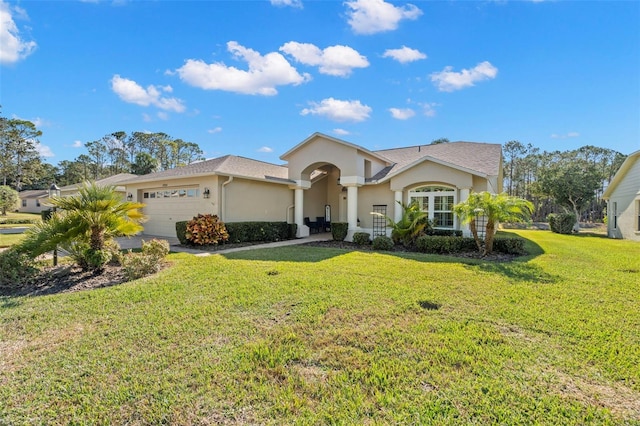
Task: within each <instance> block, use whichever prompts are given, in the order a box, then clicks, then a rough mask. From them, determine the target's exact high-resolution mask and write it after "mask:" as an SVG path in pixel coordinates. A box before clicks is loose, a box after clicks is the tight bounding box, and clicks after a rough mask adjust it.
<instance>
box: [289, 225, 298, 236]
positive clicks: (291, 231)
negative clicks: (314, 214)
mask: <svg viewBox="0 0 640 426" xmlns="http://www.w3.org/2000/svg"><path fill="white" fill-rule="evenodd" d="M287 226H288V227H289V233H288V235H287V237H288V238H289V239H290V240H293V239H294V238H296V234H297V233H298V224H297V223H289V224H287Z"/></svg>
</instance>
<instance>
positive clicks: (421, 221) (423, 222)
mask: <svg viewBox="0 0 640 426" xmlns="http://www.w3.org/2000/svg"><path fill="white" fill-rule="evenodd" d="M398 204H400V206H401V207H402V217H401V218H400V220H399V221H397V222H396V221H394V220H393V219H392V218H390V217H389V216H386V215H383V214H382V213H378V212H371V214H372V215H375V216H380V217H383V218H385V220H386V221H387V226H389V227H390V228H391V229H392V230H391V239H392V240H393V242H394V243H395V244H399V243H402V244H403V245H404V246H411V245H413V243H414V242H415V240H416V238H418V237H419V236H420V235H421V234H422V233H423V231H424V230H425V228H430V226H431V224H430V223H429V218H428V214H427V212H425V211H422V210H421V209H420V206H419V205H418V203H417V201H415V200H413V201H412V202H410V203H409V204H404V203H402V202H400V201H398Z"/></svg>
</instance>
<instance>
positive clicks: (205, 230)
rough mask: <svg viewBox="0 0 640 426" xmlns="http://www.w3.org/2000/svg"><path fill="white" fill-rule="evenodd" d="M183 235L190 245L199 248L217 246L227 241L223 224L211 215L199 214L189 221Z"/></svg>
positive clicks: (227, 236) (227, 237) (215, 216)
mask: <svg viewBox="0 0 640 426" xmlns="http://www.w3.org/2000/svg"><path fill="white" fill-rule="evenodd" d="M185 235H186V237H187V240H189V241H190V242H191V243H192V244H196V245H199V246H205V245H211V244H213V245H217V244H220V243H223V242H225V241H227V239H229V234H228V233H227V229H226V227H225V225H224V223H223V222H221V221H220V220H219V219H218V216H217V215H212V214H199V215H198V216H195V217H194V218H193V219H191V220H190V221H189V223H187V230H186V232H185Z"/></svg>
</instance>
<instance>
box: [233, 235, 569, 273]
mask: <svg viewBox="0 0 640 426" xmlns="http://www.w3.org/2000/svg"><path fill="white" fill-rule="evenodd" d="M518 238H522V239H524V240H525V250H526V252H527V254H526V255H525V256H516V257H514V256H509V255H501V254H495V255H493V256H489V257H486V258H482V257H475V256H473V255H469V253H466V254H465V255H460V256H455V255H435V254H422V253H416V252H410V251H406V250H405V251H401V250H398V251H373V250H371V248H370V247H368V248H362V247H358V246H355V245H353V244H350V243H344V242H323V243H322V245H321V246H310V245H302V246H290V247H280V248H276V249H258V250H249V251H241V252H235V253H228V254H223V255H222V256H224V257H225V258H227V259H229V260H261V261H272V262H278V261H283V262H322V261H324V260H329V259H332V258H334V257H338V256H342V255H345V254H347V253H351V252H353V251H361V252H365V253H366V252H368V253H375V254H378V255H386V256H395V257H399V258H402V259H408V260H413V261H416V262H434V263H458V264H466V265H467V266H466V267H467V268H470V269H476V270H479V271H482V272H489V273H493V274H501V275H504V276H506V277H508V278H509V279H511V280H513V281H519V282H534V283H545V284H546V283H554V282H556V281H557V279H558V278H557V277H555V276H553V275H551V274H548V273H547V272H545V271H544V270H543V269H542V268H541V267H539V266H537V265H532V264H531V263H530V262H529V261H530V260H531V259H533V258H535V257H537V256H539V255H541V254H543V253H544V250H543V249H542V247H540V246H539V245H538V244H536V243H535V242H533V241H531V240H529V239H528V238H524V237H521V236H519V237H518ZM310 248H311V249H310Z"/></svg>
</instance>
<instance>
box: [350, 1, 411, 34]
mask: <svg viewBox="0 0 640 426" xmlns="http://www.w3.org/2000/svg"><path fill="white" fill-rule="evenodd" d="M345 5H346V6H347V7H348V8H349V9H351V10H349V11H347V15H348V16H349V25H351V29H352V30H353V32H355V33H356V34H375V33H379V32H384V31H392V30H395V29H396V28H398V24H399V23H400V21H401V20H403V19H412V20H414V19H418V17H419V16H420V15H422V11H421V10H420V9H418V8H417V7H416V6H414V5H412V4H408V5H406V6H401V7H396V6H394V5H393V4H391V3H386V2H385V1H383V0H353V1H347V2H345Z"/></svg>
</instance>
